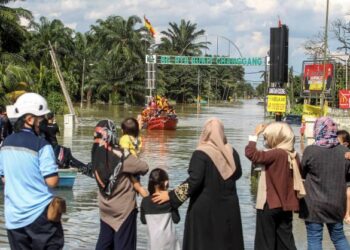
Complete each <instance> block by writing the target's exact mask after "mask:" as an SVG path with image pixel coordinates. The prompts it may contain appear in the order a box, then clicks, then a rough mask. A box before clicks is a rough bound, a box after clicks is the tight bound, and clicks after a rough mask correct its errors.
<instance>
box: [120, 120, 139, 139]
mask: <svg viewBox="0 0 350 250" xmlns="http://www.w3.org/2000/svg"><path fill="white" fill-rule="evenodd" d="M122 130H123V133H124V134H127V135H132V136H134V137H138V136H139V133H140V128H139V123H138V122H137V120H136V119H135V118H133V117H129V118H126V119H125V120H124V121H123V122H122Z"/></svg>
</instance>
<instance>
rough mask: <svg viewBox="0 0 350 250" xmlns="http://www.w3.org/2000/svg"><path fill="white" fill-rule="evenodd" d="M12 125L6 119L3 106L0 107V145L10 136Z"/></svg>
mask: <svg viewBox="0 0 350 250" xmlns="http://www.w3.org/2000/svg"><path fill="white" fill-rule="evenodd" d="M12 132H13V128H12V124H11V122H10V120H9V118H8V117H7V113H6V110H5V107H4V106H0V143H1V142H3V141H4V140H5V138H6V137H7V136H9V135H10V134H12Z"/></svg>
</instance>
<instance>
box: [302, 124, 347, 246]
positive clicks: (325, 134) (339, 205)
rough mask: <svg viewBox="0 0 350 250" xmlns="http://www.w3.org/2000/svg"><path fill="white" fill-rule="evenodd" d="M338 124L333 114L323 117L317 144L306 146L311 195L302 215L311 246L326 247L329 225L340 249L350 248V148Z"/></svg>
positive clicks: (316, 131)
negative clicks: (348, 223) (349, 199)
mask: <svg viewBox="0 0 350 250" xmlns="http://www.w3.org/2000/svg"><path fill="white" fill-rule="evenodd" d="M337 130H338V129H337V124H336V123H335V122H334V121H333V119H332V118H330V117H321V118H318V119H317V120H316V121H315V124H314V138H315V143H314V144H313V145H309V146H307V147H306V148H305V151H304V154H303V158H302V161H301V165H302V176H303V178H304V179H305V189H306V193H307V195H306V196H305V198H304V199H303V200H301V202H300V212H299V216H300V218H302V219H304V220H305V226H306V233H307V244H308V249H312V250H313V249H322V239H323V228H324V224H326V226H327V229H328V232H329V235H330V238H331V240H332V242H333V244H334V247H335V248H336V249H350V246H349V243H348V240H347V238H346V236H345V234H344V228H343V219H344V215H345V212H346V181H349V179H348V178H347V177H348V174H349V173H350V161H348V160H347V159H346V158H345V157H344V156H345V155H346V153H347V152H348V151H349V149H348V148H347V147H346V146H343V145H340V143H339V141H338V139H337Z"/></svg>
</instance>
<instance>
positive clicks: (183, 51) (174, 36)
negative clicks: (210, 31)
mask: <svg viewBox="0 0 350 250" xmlns="http://www.w3.org/2000/svg"><path fill="white" fill-rule="evenodd" d="M169 25H170V28H168V30H167V31H162V32H161V33H162V34H163V35H164V37H162V38H161V44H160V45H159V50H163V51H164V50H166V51H172V52H173V53H177V54H180V55H189V56H196V55H200V54H202V52H201V50H202V49H208V47H207V45H209V44H210V42H196V40H197V39H198V38H199V37H200V36H202V35H204V33H205V31H204V30H203V29H201V30H199V31H197V30H196V29H197V24H195V23H191V21H187V22H186V21H185V20H184V19H182V20H181V22H180V25H178V24H177V23H172V22H170V23H169Z"/></svg>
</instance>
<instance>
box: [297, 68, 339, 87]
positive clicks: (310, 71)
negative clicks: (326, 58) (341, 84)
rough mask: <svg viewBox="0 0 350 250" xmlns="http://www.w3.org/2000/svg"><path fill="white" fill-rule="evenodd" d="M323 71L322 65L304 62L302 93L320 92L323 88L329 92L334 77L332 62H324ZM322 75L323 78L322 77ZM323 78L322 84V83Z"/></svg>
mask: <svg viewBox="0 0 350 250" xmlns="http://www.w3.org/2000/svg"><path fill="white" fill-rule="evenodd" d="M325 69H326V71H325V73H324V65H323V64H322V63H320V64H305V65H304V78H303V80H304V81H303V91H304V93H311V92H321V91H322V89H323V88H324V90H325V92H326V93H330V91H331V88H332V85H333V84H332V83H333V78H334V67H333V64H331V63H328V64H326V68H325ZM323 77H324V78H323ZM323 79H324V84H323V82H322V81H323Z"/></svg>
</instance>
